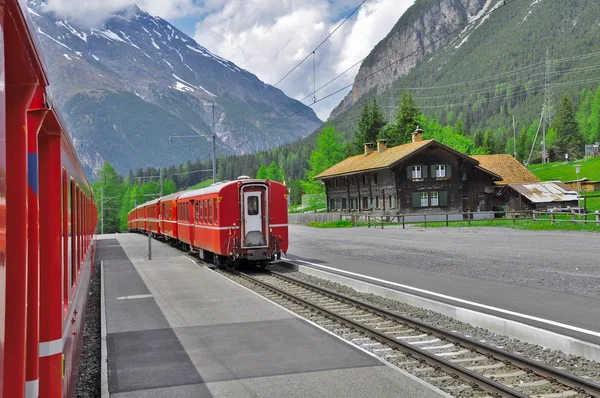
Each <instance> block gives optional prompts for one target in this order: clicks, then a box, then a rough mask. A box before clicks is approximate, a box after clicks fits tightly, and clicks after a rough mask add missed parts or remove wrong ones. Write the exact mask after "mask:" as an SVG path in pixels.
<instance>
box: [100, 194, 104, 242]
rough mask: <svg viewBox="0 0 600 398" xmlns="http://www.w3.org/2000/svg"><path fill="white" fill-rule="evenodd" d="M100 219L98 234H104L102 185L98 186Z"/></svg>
mask: <svg viewBox="0 0 600 398" xmlns="http://www.w3.org/2000/svg"><path fill="white" fill-rule="evenodd" d="M100 221H101V222H102V227H101V229H100V235H104V189H103V188H102V187H100Z"/></svg>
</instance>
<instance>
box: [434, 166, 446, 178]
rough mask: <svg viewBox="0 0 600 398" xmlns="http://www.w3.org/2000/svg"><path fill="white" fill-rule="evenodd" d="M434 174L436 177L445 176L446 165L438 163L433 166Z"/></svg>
mask: <svg viewBox="0 0 600 398" xmlns="http://www.w3.org/2000/svg"><path fill="white" fill-rule="evenodd" d="M435 176H436V178H442V177H446V165H445V164H438V165H436V166H435Z"/></svg>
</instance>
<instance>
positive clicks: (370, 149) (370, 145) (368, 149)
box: [365, 142, 373, 156]
mask: <svg viewBox="0 0 600 398" xmlns="http://www.w3.org/2000/svg"><path fill="white" fill-rule="evenodd" d="M371 152H373V143H372V142H365V156H367V155H368V154H370V153H371Z"/></svg>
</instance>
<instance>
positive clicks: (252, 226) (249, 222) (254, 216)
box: [243, 191, 266, 247]
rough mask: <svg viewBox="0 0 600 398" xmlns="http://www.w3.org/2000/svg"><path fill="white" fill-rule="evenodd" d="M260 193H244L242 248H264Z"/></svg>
mask: <svg viewBox="0 0 600 398" xmlns="http://www.w3.org/2000/svg"><path fill="white" fill-rule="evenodd" d="M262 207H263V205H262V191H250V192H244V209H243V211H244V233H245V236H244V246H246V247H249V246H265V242H266V240H265V237H264V231H263V224H264V222H263V221H264V220H263V208H262Z"/></svg>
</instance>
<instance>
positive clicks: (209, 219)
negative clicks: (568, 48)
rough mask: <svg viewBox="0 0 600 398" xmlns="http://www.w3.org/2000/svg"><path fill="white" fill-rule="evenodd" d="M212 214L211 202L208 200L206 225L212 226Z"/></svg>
mask: <svg viewBox="0 0 600 398" xmlns="http://www.w3.org/2000/svg"><path fill="white" fill-rule="evenodd" d="M212 219H213V214H212V200H210V199H208V223H209V224H212Z"/></svg>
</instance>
